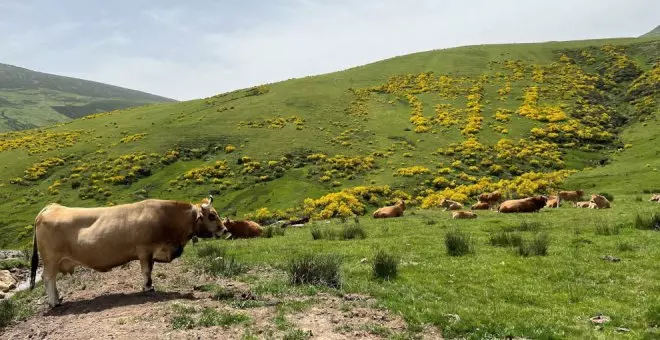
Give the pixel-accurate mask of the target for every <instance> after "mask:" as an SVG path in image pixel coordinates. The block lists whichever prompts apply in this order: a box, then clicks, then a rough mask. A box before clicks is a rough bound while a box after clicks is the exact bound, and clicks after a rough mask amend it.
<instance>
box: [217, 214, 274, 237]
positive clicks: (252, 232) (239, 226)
mask: <svg viewBox="0 0 660 340" xmlns="http://www.w3.org/2000/svg"><path fill="white" fill-rule="evenodd" d="M222 225H223V226H224V227H225V228H226V229H227V232H228V233H229V234H230V235H229V236H228V238H252V237H259V236H261V233H263V231H264V230H263V228H261V226H260V225H259V223H257V222H254V221H249V220H245V221H231V220H230V219H229V217H225V218H224V219H223V220H222Z"/></svg>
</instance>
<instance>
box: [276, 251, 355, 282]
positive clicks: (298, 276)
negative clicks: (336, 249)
mask: <svg viewBox="0 0 660 340" xmlns="http://www.w3.org/2000/svg"><path fill="white" fill-rule="evenodd" d="M341 262H342V261H341V258H340V257H339V256H337V255H333V254H328V255H324V254H305V255H302V256H298V257H295V258H293V259H291V260H290V261H289V266H288V272H289V282H290V283H291V284H292V285H303V284H311V285H320V286H328V287H331V288H339V287H341V277H340V267H341Z"/></svg>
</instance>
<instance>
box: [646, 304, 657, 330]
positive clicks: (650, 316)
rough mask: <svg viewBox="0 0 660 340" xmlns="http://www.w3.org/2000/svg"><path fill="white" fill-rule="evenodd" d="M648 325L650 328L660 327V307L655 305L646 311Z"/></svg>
mask: <svg viewBox="0 0 660 340" xmlns="http://www.w3.org/2000/svg"><path fill="white" fill-rule="evenodd" d="M645 314H646V315H645V316H646V324H647V326H648V327H653V328H655V327H660V305H653V306H651V307H649V309H647V310H646V313H645Z"/></svg>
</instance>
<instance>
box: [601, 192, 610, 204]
mask: <svg viewBox="0 0 660 340" xmlns="http://www.w3.org/2000/svg"><path fill="white" fill-rule="evenodd" d="M598 195H601V196H603V197H605V198H607V200H608V201H610V202H614V195H612V194H610V193H609V192H599V193H598Z"/></svg>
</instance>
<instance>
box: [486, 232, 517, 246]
mask: <svg viewBox="0 0 660 340" xmlns="http://www.w3.org/2000/svg"><path fill="white" fill-rule="evenodd" d="M489 243H490V245H492V246H495V247H519V246H521V245H522V243H523V239H522V236H521V235H520V234H517V233H513V232H508V231H501V232H498V233H496V234H493V235H490V239H489Z"/></svg>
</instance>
